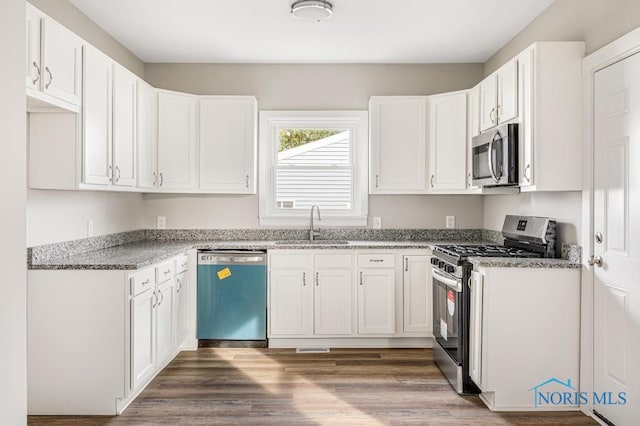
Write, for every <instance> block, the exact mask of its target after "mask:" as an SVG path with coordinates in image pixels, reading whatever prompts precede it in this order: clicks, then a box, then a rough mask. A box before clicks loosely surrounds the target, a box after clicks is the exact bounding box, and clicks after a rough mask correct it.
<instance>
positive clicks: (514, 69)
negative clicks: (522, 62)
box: [496, 59, 518, 123]
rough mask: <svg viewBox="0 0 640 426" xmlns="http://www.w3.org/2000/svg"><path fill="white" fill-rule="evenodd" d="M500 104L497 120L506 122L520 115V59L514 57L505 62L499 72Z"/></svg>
mask: <svg viewBox="0 0 640 426" xmlns="http://www.w3.org/2000/svg"><path fill="white" fill-rule="evenodd" d="M497 77H498V105H496V112H497V117H498V119H497V122H498V123H505V122H507V121H509V120H513V119H514V118H516V117H518V61H517V59H513V60H511V61H509V62H507V63H506V64H504V65H503V66H502V67H501V68H500V69H499V70H498V73H497Z"/></svg>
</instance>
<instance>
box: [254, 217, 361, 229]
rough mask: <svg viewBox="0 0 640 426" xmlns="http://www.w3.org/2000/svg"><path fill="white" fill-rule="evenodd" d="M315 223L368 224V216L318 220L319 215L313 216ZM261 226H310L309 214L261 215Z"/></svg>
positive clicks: (330, 224)
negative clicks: (297, 215) (298, 215)
mask: <svg viewBox="0 0 640 426" xmlns="http://www.w3.org/2000/svg"><path fill="white" fill-rule="evenodd" d="M313 221H314V224H315V225H317V226H322V227H325V228H326V227H342V226H345V227H347V226H367V216H357V217H323V218H322V220H318V218H317V217H315V216H314V218H313ZM260 226H281V227H287V226H304V227H308V226H309V216H308V215H305V216H300V217H291V216H287V217H282V216H280V217H278V216H269V217H262V216H261V217H260Z"/></svg>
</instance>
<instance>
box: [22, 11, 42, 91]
mask: <svg viewBox="0 0 640 426" xmlns="http://www.w3.org/2000/svg"><path fill="white" fill-rule="evenodd" d="M26 4H27V55H26V59H27V62H26V65H25V70H26V72H27V87H28V88H31V89H36V90H38V89H40V84H41V82H42V70H41V69H40V35H41V32H40V28H41V18H42V16H41V15H40V12H38V10H37V9H36V8H34V7H33V6H31V5H30V4H29V3H26Z"/></svg>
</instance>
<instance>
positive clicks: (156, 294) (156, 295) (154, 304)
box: [151, 290, 158, 309]
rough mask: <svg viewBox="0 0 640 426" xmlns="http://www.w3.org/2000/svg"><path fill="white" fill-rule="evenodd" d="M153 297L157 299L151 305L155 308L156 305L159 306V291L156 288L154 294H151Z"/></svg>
mask: <svg viewBox="0 0 640 426" xmlns="http://www.w3.org/2000/svg"><path fill="white" fill-rule="evenodd" d="M151 297H152V298H154V299H155V301H154V302H153V304H152V305H151V308H152V309H153V308H155V307H156V306H158V293H157V292H156V291H155V290H153V296H151Z"/></svg>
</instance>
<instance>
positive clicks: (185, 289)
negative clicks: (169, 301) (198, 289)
mask: <svg viewBox="0 0 640 426" xmlns="http://www.w3.org/2000/svg"><path fill="white" fill-rule="evenodd" d="M188 274H189V273H188V272H187V271H185V272H182V273H181V274H178V275H176V284H175V287H176V317H175V323H176V344H177V345H178V346H180V345H182V343H183V342H184V339H186V337H187V335H188V334H189V276H188Z"/></svg>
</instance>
